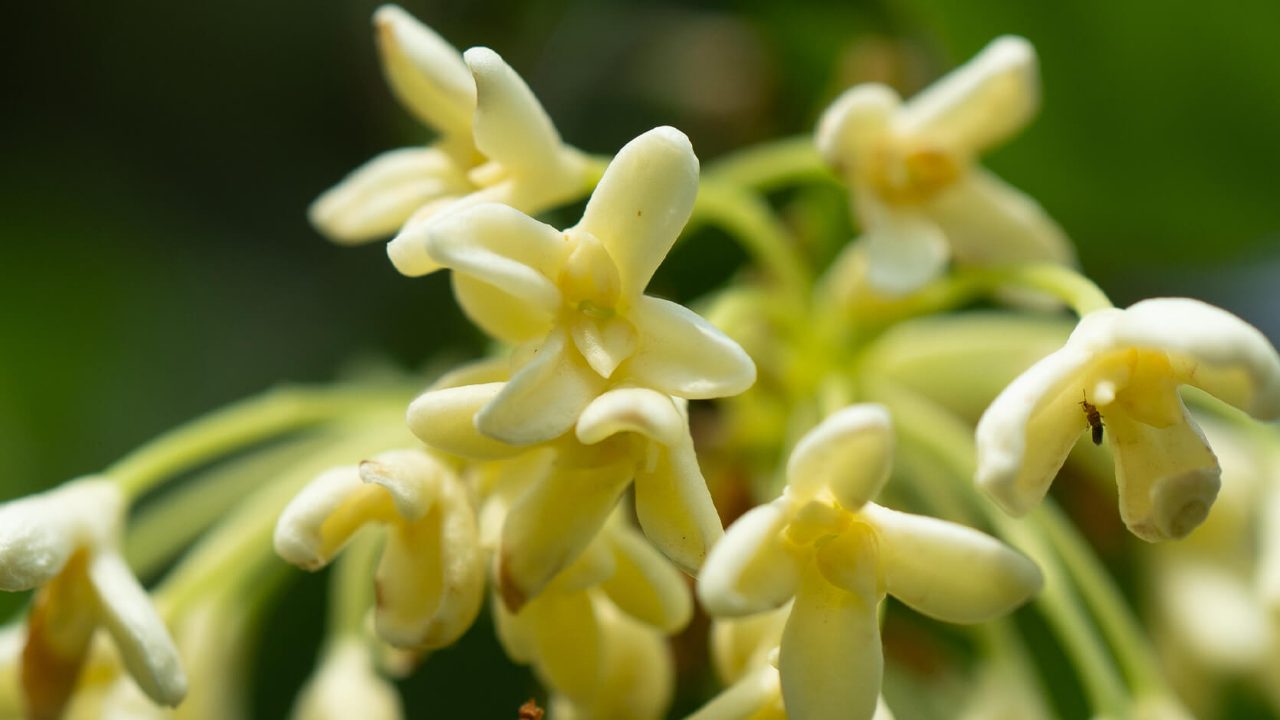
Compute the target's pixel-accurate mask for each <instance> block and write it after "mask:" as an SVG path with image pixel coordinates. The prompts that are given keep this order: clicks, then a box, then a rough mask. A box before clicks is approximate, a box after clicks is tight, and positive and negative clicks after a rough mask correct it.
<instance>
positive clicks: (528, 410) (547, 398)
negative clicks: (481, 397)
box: [475, 330, 604, 445]
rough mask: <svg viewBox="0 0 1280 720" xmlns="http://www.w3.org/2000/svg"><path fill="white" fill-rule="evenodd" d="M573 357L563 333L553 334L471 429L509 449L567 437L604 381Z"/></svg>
mask: <svg viewBox="0 0 1280 720" xmlns="http://www.w3.org/2000/svg"><path fill="white" fill-rule="evenodd" d="M573 355H574V353H572V352H571V350H570V349H569V348H568V347H566V342H565V336H564V333H563V332H560V331H558V330H557V331H556V332H553V333H552V334H551V335H550V336H548V337H547V340H546V342H545V343H543V344H542V345H541V347H539V348H538V349H537V350H535V351H534V358H533V359H532V360H530V361H529V362H527V363H526V364H525V365H524V367H522V368H520V370H519V372H517V373H516V374H515V375H514V376H513V377H512V378H511V382H508V383H507V384H506V385H505V386H504V387H503V388H502V391H501V392H499V393H498V395H497V396H496V397H494V399H493V401H491V402H490V403H489V404H488V405H485V406H484V408H483V409H481V410H480V412H479V413H477V414H476V417H475V423H476V428H477V429H479V430H480V432H481V433H484V434H485V435H488V436H489V437H491V438H494V439H495V440H500V441H502V442H505V443H509V444H511V445H532V444H534V443H540V442H544V441H546V440H551V439H552V438H556V437H559V436H561V435H563V434H564V433H565V432H567V431H568V430H569V429H570V428H572V427H573V426H574V424H575V423H577V422H578V416H579V415H580V414H581V413H582V411H583V409H585V408H586V407H587V405H589V404H590V403H591V401H592V400H594V399H595V398H596V397H598V396H599V395H600V393H601V391H602V390H604V379H603V378H601V377H600V376H599V375H597V374H596V373H595V372H594V371H593V370H591V368H589V367H587V366H586V365H585V364H583V363H582V361H581V360H580V359H578V358H576V357H573Z"/></svg>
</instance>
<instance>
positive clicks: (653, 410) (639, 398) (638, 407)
mask: <svg viewBox="0 0 1280 720" xmlns="http://www.w3.org/2000/svg"><path fill="white" fill-rule="evenodd" d="M575 432H576V435H577V437H578V441H579V442H581V443H583V444H584V445H594V444H596V443H599V442H602V441H604V440H605V439H607V438H610V437H612V436H614V435H617V434H618V433H624V432H634V433H639V434H641V435H644V436H645V437H647V438H650V439H652V440H654V441H656V442H658V443H660V444H662V445H666V446H673V445H676V444H678V443H679V442H680V440H681V438H683V437H684V436H685V435H687V434H688V433H689V422H688V421H687V420H686V419H685V417H684V415H683V414H682V413H681V412H680V410H679V408H677V407H676V405H675V403H674V402H672V400H671V397H670V396H669V395H663V394H662V393H660V392H657V391H654V390H650V389H648V388H619V389H616V390H610V391H608V392H606V393H603V394H601V395H600V397H598V398H596V399H595V400H592V401H591V404H590V405H588V406H587V407H586V409H584V410H583V411H582V414H581V415H579V416H578V424H577V428H576V430H575Z"/></svg>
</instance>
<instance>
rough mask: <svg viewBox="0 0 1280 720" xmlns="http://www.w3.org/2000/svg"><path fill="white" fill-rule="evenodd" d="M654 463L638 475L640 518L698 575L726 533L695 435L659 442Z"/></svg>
mask: <svg viewBox="0 0 1280 720" xmlns="http://www.w3.org/2000/svg"><path fill="white" fill-rule="evenodd" d="M650 452H652V453H654V455H655V457H654V458H653V463H654V465H653V467H652V468H648V467H645V468H641V469H640V470H639V471H638V472H637V473H636V478H635V480H636V483H635V492H636V518H637V519H638V520H639V521H640V527H641V528H643V529H644V533H645V535H647V536H648V537H649V540H651V541H652V542H653V544H654V545H655V546H656V547H657V548H658V549H659V550H661V551H662V554H664V555H666V556H667V557H668V558H669V559H670V560H671V561H672V562H674V563H675V564H677V565H679V566H680V567H681V568H682V569H683V570H684V571H685V572H687V573H689V574H691V575H692V574H696V573H697V570H698V568H699V567H701V566H702V561H703V559H705V558H706V556H707V552H708V550H710V549H711V548H712V547H713V546H714V545H715V544H716V542H717V541H719V540H720V537H721V536H722V535H723V534H724V528H723V527H722V526H721V525H720V515H719V514H718V513H717V512H716V506H715V503H714V502H713V501H712V500H711V492H710V491H709V490H708V489H707V481H706V480H704V479H703V477H702V470H701V469H700V468H699V467H698V456H697V454H696V453H695V452H694V449H693V439H692V438H690V437H688V433H687V431H686V433H685V435H684V436H683V437H682V438H680V439H679V440H678V441H677V443H676V445H675V446H673V447H662V446H654V447H652V448H651V450H650Z"/></svg>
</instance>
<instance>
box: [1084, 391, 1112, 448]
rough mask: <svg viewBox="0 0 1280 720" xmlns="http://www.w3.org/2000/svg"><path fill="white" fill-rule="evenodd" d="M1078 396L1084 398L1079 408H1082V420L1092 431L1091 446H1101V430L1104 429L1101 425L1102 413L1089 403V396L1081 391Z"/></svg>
mask: <svg viewBox="0 0 1280 720" xmlns="http://www.w3.org/2000/svg"><path fill="white" fill-rule="evenodd" d="M1080 394H1081V396H1082V397H1083V398H1084V399H1083V400H1081V401H1080V407H1081V408H1084V419H1085V420H1086V421H1087V422H1088V423H1089V428H1090V429H1091V430H1093V444H1094V445H1101V444H1102V428H1104V427H1106V426H1105V425H1103V424H1102V413H1100V412H1098V408H1097V406H1096V405H1094V404H1093V403H1091V402H1089V396H1088V395H1085V394H1084V391H1083V390H1081V391H1080Z"/></svg>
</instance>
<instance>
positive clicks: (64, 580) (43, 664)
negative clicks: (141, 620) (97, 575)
mask: <svg viewBox="0 0 1280 720" xmlns="http://www.w3.org/2000/svg"><path fill="white" fill-rule="evenodd" d="M87 562H88V561H87V558H86V554H85V553H84V552H83V551H80V552H77V553H76V554H75V555H73V556H72V557H71V559H70V560H68V561H67V565H66V567H65V568H63V570H62V572H61V573H59V574H58V576H57V577H55V578H54V579H53V580H52V581H51V582H50V583H49V584H47V585H45V586H44V587H43V588H41V589H40V590H39V592H37V593H36V597H35V602H34V603H33V604H32V607H31V614H30V615H28V616H27V644H26V646H25V647H23V649H22V671H21V675H22V694H23V697H24V699H25V701H26V709H27V717H28V718H31V719H32V720H56V718H59V717H61V716H62V711H63V709H64V708H65V707H66V705H67V701H68V700H70V698H71V693H72V691H73V690H74V689H75V685H76V679H77V678H78V677H79V675H80V668H81V667H82V666H83V665H84V660H85V657H86V656H87V655H88V652H89V641H90V640H91V639H92V638H93V631H94V628H95V627H96V625H97V618H96V615H97V598H96V597H95V596H94V594H93V589H92V588H91V587H90V585H89V578H88V575H87V569H86V566H87Z"/></svg>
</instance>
